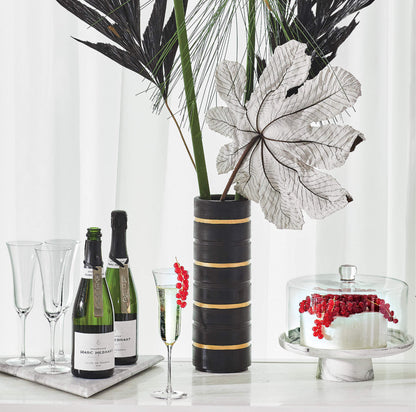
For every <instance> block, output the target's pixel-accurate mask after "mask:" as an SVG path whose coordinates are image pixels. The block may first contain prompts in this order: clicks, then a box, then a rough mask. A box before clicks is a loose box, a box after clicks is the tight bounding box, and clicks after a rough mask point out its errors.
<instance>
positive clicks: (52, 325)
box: [49, 319, 56, 369]
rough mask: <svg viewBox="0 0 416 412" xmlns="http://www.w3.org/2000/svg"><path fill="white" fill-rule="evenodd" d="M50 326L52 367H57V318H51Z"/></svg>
mask: <svg viewBox="0 0 416 412" xmlns="http://www.w3.org/2000/svg"><path fill="white" fill-rule="evenodd" d="M49 326H50V328H51V368H52V369H53V368H54V367H55V327H56V320H55V319H53V320H50V321H49Z"/></svg>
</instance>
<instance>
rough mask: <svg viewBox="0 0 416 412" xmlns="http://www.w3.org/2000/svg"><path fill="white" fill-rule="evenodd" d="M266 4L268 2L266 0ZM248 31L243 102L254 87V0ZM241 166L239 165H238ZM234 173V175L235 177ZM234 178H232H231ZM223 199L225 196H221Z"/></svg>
mask: <svg viewBox="0 0 416 412" xmlns="http://www.w3.org/2000/svg"><path fill="white" fill-rule="evenodd" d="M266 4H268V2H266ZM247 15H248V32H247V65H246V73H247V80H246V94H245V97H244V99H245V102H247V101H248V100H250V96H251V93H253V88H254V62H255V58H256V55H255V53H256V50H255V49H256V2H255V0H249V2H248V14H247ZM240 166H241V165H240ZM235 174H236V173H235ZM235 174H234V177H235ZM233 180H234V178H233ZM223 197H224V199H225V196H223ZM240 198H241V195H240V194H239V193H236V194H235V197H234V199H235V200H239V199H240Z"/></svg>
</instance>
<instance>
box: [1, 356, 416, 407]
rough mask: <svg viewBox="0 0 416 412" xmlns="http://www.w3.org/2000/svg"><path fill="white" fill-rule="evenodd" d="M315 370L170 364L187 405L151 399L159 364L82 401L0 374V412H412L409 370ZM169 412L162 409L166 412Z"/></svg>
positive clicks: (414, 401)
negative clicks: (354, 378) (353, 373)
mask: <svg viewBox="0 0 416 412" xmlns="http://www.w3.org/2000/svg"><path fill="white" fill-rule="evenodd" d="M315 371H316V362H312V363H298V362H295V363H284V362H281V363H278V362H276V363H272V362H270V363H267V362H265V363H258V362H253V364H252V366H251V367H250V368H249V370H248V371H247V372H243V373H241V374H207V373H204V372H199V371H196V370H195V368H194V367H193V366H192V363H191V362H173V363H172V380H173V382H172V385H173V388H174V389H175V388H177V389H178V390H182V391H185V392H186V393H188V398H186V399H179V400H175V401H172V404H171V405H170V406H169V405H168V403H167V402H166V401H164V400H161V399H156V398H153V397H152V396H151V393H152V392H153V391H154V390H157V389H161V388H163V387H164V386H165V385H166V372H167V364H166V362H161V363H159V364H158V365H156V366H155V367H153V368H150V369H148V370H146V371H144V372H142V373H140V374H138V375H136V376H134V377H132V378H130V379H128V380H127V381H124V382H123V383H122V384H121V385H116V386H113V387H111V388H109V389H107V390H105V391H103V392H100V393H97V394H96V395H95V396H92V397H91V398H89V399H84V398H81V397H79V396H74V395H71V394H69V393H65V392H61V391H57V390H53V389H50V388H48V387H46V386H41V385H37V384H35V383H33V382H29V381H26V380H23V379H16V378H14V377H13V376H9V375H6V374H1V373H0V411H1V412H12V411H13V412H57V411H58V410H59V412H74V411H76V412H115V411H123V412H138V411H144V412H163V411H167V410H172V411H173V410H174V411H177V412H186V411H189V412H191V411H192V412H195V411H197V412H214V411H215V412H226V411H227V412H230V411H238V412H269V411H270V412H280V411H281V412H289V411H290V412H305V411H307V412H323V411H329V412H334V411H337V412H363V411H364V410H365V411H367V412H375V411H377V412H393V411H394V412H398V411H400V412H415V411H416V391H415V390H416V364H410V363H407V364H404V363H378V362H377V361H375V362H374V371H375V379H374V380H371V381H366V382H360V383H356V384H354V383H350V382H330V381H325V380H322V379H315V376H314V372H315ZM167 408H169V409H167Z"/></svg>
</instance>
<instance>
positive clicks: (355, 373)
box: [316, 358, 374, 382]
mask: <svg viewBox="0 0 416 412" xmlns="http://www.w3.org/2000/svg"><path fill="white" fill-rule="evenodd" d="M316 377H317V378H318V379H324V380H326V381H335V382H361V381H369V380H372V379H374V371H373V362H372V361H371V359H328V358H319V362H318V369H317V372H316Z"/></svg>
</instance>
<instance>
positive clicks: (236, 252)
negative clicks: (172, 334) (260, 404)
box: [192, 195, 251, 373]
mask: <svg viewBox="0 0 416 412" xmlns="http://www.w3.org/2000/svg"><path fill="white" fill-rule="evenodd" d="M194 214H195V221H194V276H193V278H194V305H193V326H192V340H193V342H192V359H193V365H194V366H195V368H196V369H197V370H199V371H204V372H216V373H232V372H242V371H245V370H247V368H248V367H249V366H250V364H251V342H250V341H251V302H250V299H251V282H250V269H251V265H250V258H251V251H250V249H251V244H250V229H251V227H250V201H248V200H246V199H241V200H233V197H231V196H228V197H227V200H225V201H223V202H220V201H219V196H216V195H214V196H212V200H203V199H200V198H198V197H197V198H195V200H194Z"/></svg>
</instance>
